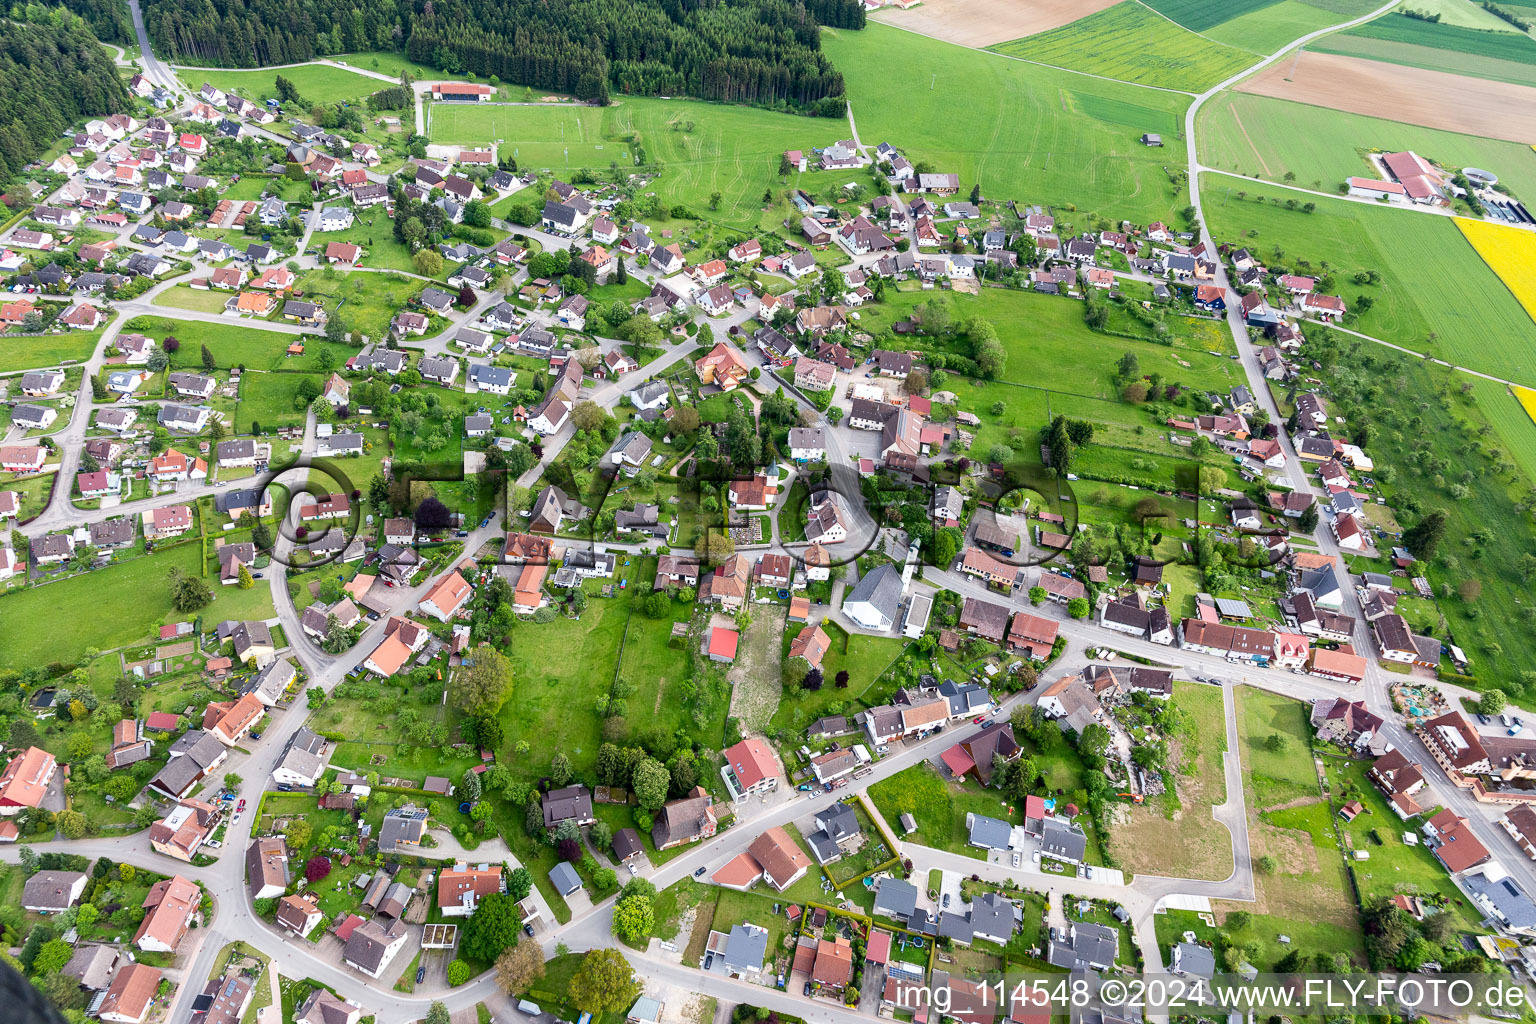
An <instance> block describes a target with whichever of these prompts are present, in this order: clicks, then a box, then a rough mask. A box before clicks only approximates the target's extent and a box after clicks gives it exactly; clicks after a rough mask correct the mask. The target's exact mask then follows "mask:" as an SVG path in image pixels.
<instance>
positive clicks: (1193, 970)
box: [1172, 942, 1216, 978]
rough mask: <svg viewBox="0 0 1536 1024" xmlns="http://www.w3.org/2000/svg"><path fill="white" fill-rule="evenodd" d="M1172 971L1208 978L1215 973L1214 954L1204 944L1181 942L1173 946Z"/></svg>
mask: <svg viewBox="0 0 1536 1024" xmlns="http://www.w3.org/2000/svg"><path fill="white" fill-rule="evenodd" d="M1172 969H1173V973H1174V974H1190V975H1194V976H1196V977H1200V978H1209V977H1211V976H1212V975H1214V974H1215V973H1216V955H1215V954H1214V953H1212V952H1211V951H1210V950H1209V949H1207V948H1205V947H1204V946H1201V945H1197V944H1195V943H1193V942H1181V943H1179V944H1178V945H1176V946H1174V947H1173V968H1172Z"/></svg>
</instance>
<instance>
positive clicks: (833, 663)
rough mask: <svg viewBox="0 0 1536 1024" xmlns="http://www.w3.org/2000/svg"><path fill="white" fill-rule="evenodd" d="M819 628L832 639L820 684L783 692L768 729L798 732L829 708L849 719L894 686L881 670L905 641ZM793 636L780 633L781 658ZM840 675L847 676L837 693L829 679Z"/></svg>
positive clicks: (792, 632) (881, 699)
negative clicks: (841, 709)
mask: <svg viewBox="0 0 1536 1024" xmlns="http://www.w3.org/2000/svg"><path fill="white" fill-rule="evenodd" d="M806 628H809V626H807V627H806ZM822 628H823V629H824V630H826V632H827V635H828V636H829V637H831V639H832V645H831V647H829V648H828V649H827V653H826V655H825V656H824V657H823V658H822V662H821V671H822V676H823V679H824V680H825V682H824V684H823V685H822V687H821V689H819V690H803V689H799V688H796V689H794V690H786V691H784V695H783V696H782V697H781V698H780V700H779V707H778V710H777V711H775V712H774V714H773V718H772V719H771V721H770V728H771V729H774V730H778V729H787V730H789V731H790V732H796V733H798V732H800V731H802V730H803V729H804V728H805V727H806V726H807V725H809V724H810V723H811V722H813V721H815V720H816V719H818V718H820V717H822V716H823V715H825V714H828V713H830V712H829V705H832V704H841V705H844V707H845V711H846V713H847V714H850V715H851V714H853V713H854V712H855V711H857V710H859V709H862V708H868V707H874V706H875V705H877V704H883V703H884V702H885V700H886V698H887V697H889V696H890V694H891V692H892V691H893V690H894V689H895V688H896V679H895V676H894V675H887V674H886V669H888V668H889V667H890V666H891V664H892V663H893V662H895V661H896V659H897V658H899V657H901V653H902V651H904V650H905V649H906V641H905V640H899V639H895V638H892V637H874V636H864V635H862V634H859V635H852V636H850V635H849V634H848V633H847V632H845V631H844V630H843V629H842V628H841V627H839V626H838V625H837V624H836V623H833V622H828V623H826V624H825V625H823V626H822ZM799 632H800V627H798V626H795V627H792V628H791V630H790V631H787V632H786V633H785V635H784V641H783V642H784V651H785V656H786V657H787V656H788V651H789V642H790V640H792V639H793V638H794V635H796V634H798V633H799ZM843 671H846V672H847V673H848V687H847V688H846V689H838V688H837V685H836V683H835V680H836V678H837V674H838V673H839V672H843Z"/></svg>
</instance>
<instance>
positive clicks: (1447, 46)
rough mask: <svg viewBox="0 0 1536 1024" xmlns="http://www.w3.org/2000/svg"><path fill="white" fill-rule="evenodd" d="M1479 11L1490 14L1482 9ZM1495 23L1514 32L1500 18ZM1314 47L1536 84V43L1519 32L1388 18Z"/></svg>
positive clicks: (1404, 18) (1464, 73) (1330, 38)
mask: <svg viewBox="0 0 1536 1024" xmlns="http://www.w3.org/2000/svg"><path fill="white" fill-rule="evenodd" d="M1474 10H1476V11H1477V12H1478V13H1479V14H1483V13H1484V12H1483V11H1482V9H1481V8H1474ZM1488 17H1490V18H1492V15H1488ZM1493 20H1494V21H1495V22H1496V23H1497V24H1499V25H1503V26H1504V28H1506V29H1508V28H1511V26H1509V25H1507V24H1506V23H1504V22H1502V21H1499V20H1498V19H1496V18H1495V19H1493ZM1310 48H1311V49H1314V50H1321V51H1323V52H1324V53H1339V54H1344V55H1346V56H1350V57H1365V58H1367V59H1370V60H1381V61H1388V62H1390V63H1393V64H1402V65H1405V66H1407V67H1413V68H1424V69H1426V70H1429V71H1445V72H1448V73H1450V74H1455V75H1471V76H1473V77H1474V78H1487V79H1490V80H1492V81H1496V82H1512V83H1514V84H1516V85H1536V39H1532V38H1531V37H1530V36H1528V35H1523V34H1521V33H1519V32H1513V31H1497V30H1493V31H1491V30H1489V29H1486V28H1468V27H1463V26H1461V25H1454V24H1450V23H1448V22H1441V23H1439V24H1434V23H1431V22H1427V21H1424V20H1423V19H1420V18H1408V17H1405V16H1403V15H1401V14H1388V15H1386V16H1385V17H1382V18H1377V19H1376V20H1375V21H1371V22H1367V23H1365V24H1364V25H1356V26H1355V27H1354V28H1352V29H1350V30H1348V31H1347V32H1340V33H1338V34H1336V35H1331V36H1328V37H1326V38H1324V39H1319V40H1317V41H1316V42H1313V43H1312V44H1310Z"/></svg>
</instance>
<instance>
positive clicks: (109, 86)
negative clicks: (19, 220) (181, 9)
mask: <svg viewBox="0 0 1536 1024" xmlns="http://www.w3.org/2000/svg"><path fill="white" fill-rule="evenodd" d="M127 108H128V91H127V89H125V88H124V87H123V83H122V80H121V79H120V78H119V77H118V74H117V69H116V68H114V67H113V65H112V57H111V55H110V54H108V52H107V51H106V50H105V49H103V48H102V46H101V44H100V43H98V42H97V41H96V37H95V36H94V35H93V34H92V33H91V30H90V29H89V28H87V27H86V25H85V23H84V22H83V21H81V20H79V19H78V18H74V17H71V16H68V15H64V14H62V12H61V13H60V14H59V15H58V16H57V17H56V19H55V20H53V21H40V22H28V23H24V24H22V23H12V24H10V25H9V26H8V27H7V29H6V31H4V32H0V181H9V180H10V179H12V178H14V177H15V176H16V175H17V174H18V173H20V172H21V169H22V168H23V167H24V166H26V164H27V163H28V162H29V161H31V160H34V159H36V158H37V157H38V155H40V154H41V153H42V152H43V151H44V150H45V149H47V148H48V146H49V145H50V144H51V143H52V142H53V140H55V139H56V138H58V137H59V135H60V133H62V132H64V131H65V130H67V129H68V128H70V126H72V125H74V124H75V123H76V122H77V121H79V120H80V119H82V118H86V117H95V116H99V115H103V114H115V113H118V112H120V111H123V110H126V109H127Z"/></svg>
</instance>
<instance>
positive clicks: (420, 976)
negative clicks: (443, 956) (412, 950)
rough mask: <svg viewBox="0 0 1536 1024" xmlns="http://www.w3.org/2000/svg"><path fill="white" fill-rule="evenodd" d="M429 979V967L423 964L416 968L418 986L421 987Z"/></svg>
mask: <svg viewBox="0 0 1536 1024" xmlns="http://www.w3.org/2000/svg"><path fill="white" fill-rule="evenodd" d="M426 978H427V965H426V964H422V965H421V966H420V967H418V968H416V984H418V985H420V984H421V983H422V982H423V981H425V980H426Z"/></svg>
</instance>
